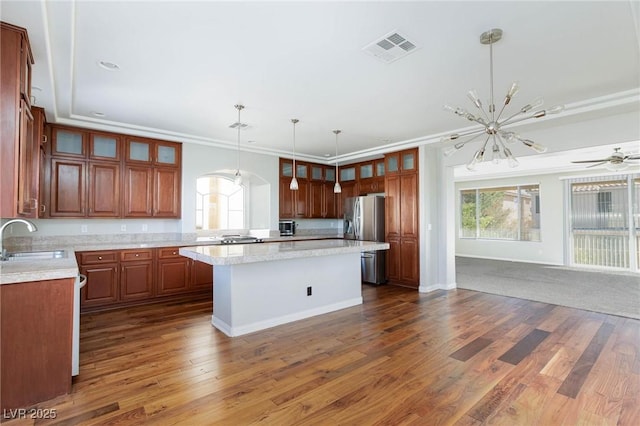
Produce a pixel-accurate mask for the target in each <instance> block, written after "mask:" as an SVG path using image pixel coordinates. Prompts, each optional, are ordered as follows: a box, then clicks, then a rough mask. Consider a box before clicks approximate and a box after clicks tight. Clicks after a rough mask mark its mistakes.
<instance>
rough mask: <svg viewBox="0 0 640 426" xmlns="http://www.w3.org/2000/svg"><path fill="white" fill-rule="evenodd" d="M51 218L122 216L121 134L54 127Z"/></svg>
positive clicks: (52, 132)
mask: <svg viewBox="0 0 640 426" xmlns="http://www.w3.org/2000/svg"><path fill="white" fill-rule="evenodd" d="M50 133H51V162H50V163H51V165H50V189H49V203H48V204H49V213H48V216H49V217H53V218H55V217H101V218H117V217H121V196H120V193H121V167H120V157H121V154H120V151H121V143H120V139H119V137H118V136H117V135H114V134H108V133H101V132H89V131H85V130H83V129H76V128H71V127H66V126H51V128H50Z"/></svg>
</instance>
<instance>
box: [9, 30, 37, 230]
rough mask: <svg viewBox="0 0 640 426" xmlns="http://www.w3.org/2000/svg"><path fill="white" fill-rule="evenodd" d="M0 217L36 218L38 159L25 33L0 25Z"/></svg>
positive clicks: (29, 63) (29, 49)
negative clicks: (0, 180) (35, 162)
mask: <svg viewBox="0 0 640 426" xmlns="http://www.w3.org/2000/svg"><path fill="white" fill-rule="evenodd" d="M0 31H1V33H0V105H2V106H1V108H0V119H1V121H2V126H0V170H2V191H0V217H4V218H13V217H37V212H38V206H37V202H38V194H37V191H38V189H39V185H38V184H37V179H38V171H39V168H38V167H35V168H34V167H33V163H34V161H35V160H34V157H35V158H37V159H39V154H38V150H37V146H36V145H35V144H36V143H37V141H36V140H35V139H34V118H33V115H32V113H31V99H30V97H31V65H32V64H33V56H32V53H31V47H30V45H29V38H28V36H27V31H26V30H25V29H24V28H20V27H16V26H14V25H11V24H7V23H5V22H2V23H0Z"/></svg>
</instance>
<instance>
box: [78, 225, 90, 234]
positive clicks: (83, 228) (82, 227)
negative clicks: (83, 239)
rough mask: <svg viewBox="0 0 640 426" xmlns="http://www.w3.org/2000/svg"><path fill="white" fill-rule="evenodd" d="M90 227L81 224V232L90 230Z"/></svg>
mask: <svg viewBox="0 0 640 426" xmlns="http://www.w3.org/2000/svg"><path fill="white" fill-rule="evenodd" d="M88 231H89V227H88V226H87V225H80V232H88Z"/></svg>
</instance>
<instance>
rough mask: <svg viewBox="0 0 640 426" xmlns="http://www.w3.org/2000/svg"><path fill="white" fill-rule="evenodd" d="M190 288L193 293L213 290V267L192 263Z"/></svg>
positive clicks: (202, 263)
mask: <svg viewBox="0 0 640 426" xmlns="http://www.w3.org/2000/svg"><path fill="white" fill-rule="evenodd" d="M190 286H191V289H193V290H194V291H196V290H207V291H211V290H212V289H213V265H209V264H208V263H204V262H197V261H192V262H191V282H190Z"/></svg>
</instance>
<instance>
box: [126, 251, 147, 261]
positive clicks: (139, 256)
mask: <svg viewBox="0 0 640 426" xmlns="http://www.w3.org/2000/svg"><path fill="white" fill-rule="evenodd" d="M151 259H153V251H152V250H151V249H143V250H122V251H121V252H120V260H122V261H130V260H151Z"/></svg>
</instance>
